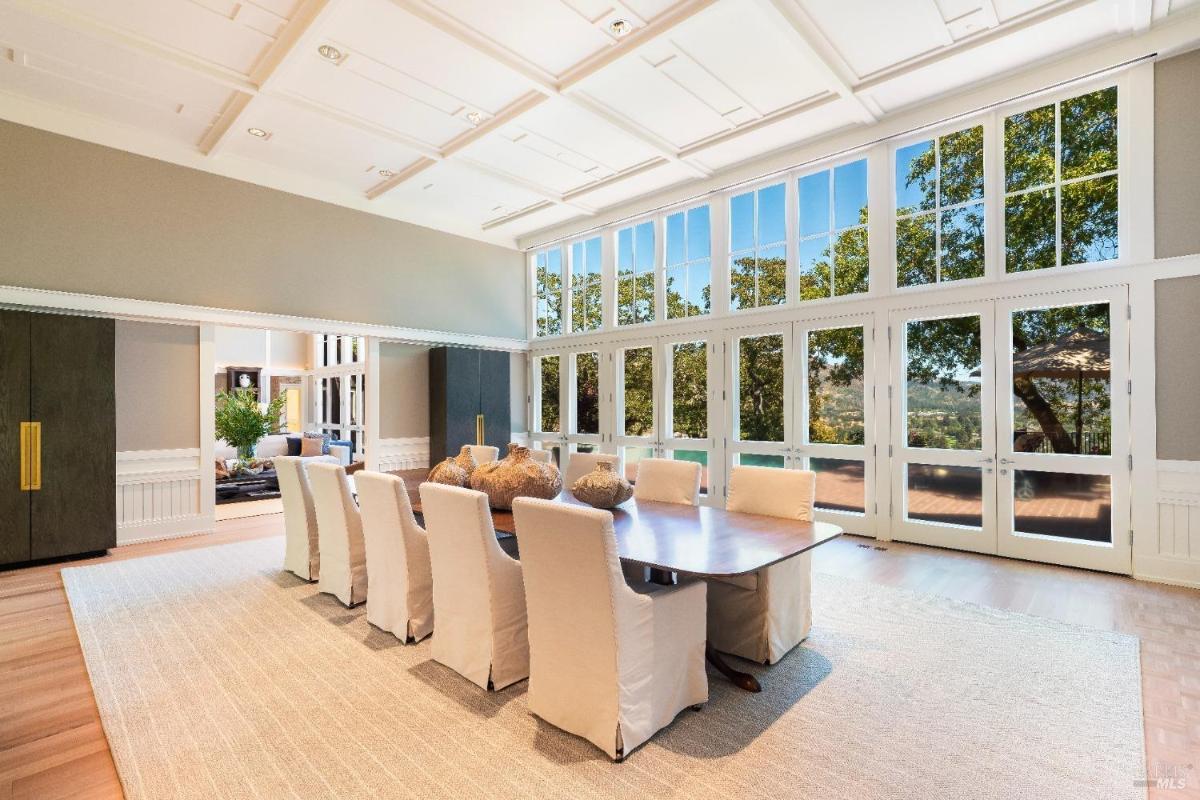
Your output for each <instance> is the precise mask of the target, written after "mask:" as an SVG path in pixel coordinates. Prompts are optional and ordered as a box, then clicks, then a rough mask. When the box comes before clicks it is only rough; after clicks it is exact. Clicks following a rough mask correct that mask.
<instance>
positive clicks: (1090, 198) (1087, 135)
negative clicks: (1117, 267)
mask: <svg viewBox="0 0 1200 800" xmlns="http://www.w3.org/2000/svg"><path fill="white" fill-rule="evenodd" d="M1004 251H1005V256H1004V265H1005V270H1006V271H1007V272H1010V273H1011V272H1025V271H1028V270H1038V269H1046V268H1047V267H1057V266H1060V265H1065V264H1086V263H1091V262H1094V261H1108V260H1111V259H1115V258H1117V256H1118V255H1119V252H1118V242H1117V87H1115V86H1110V87H1109V88H1107V89H1101V90H1099V91H1095V92H1091V93H1090V94H1085V95H1080V96H1079V97H1072V98H1070V99H1067V100H1063V101H1061V102H1056V103H1051V104H1049V105H1044V106H1040V107H1038V108H1034V109H1030V110H1029V111H1022V112H1021V113H1019V114H1013V115H1012V116H1010V117H1006V118H1005V120H1004Z"/></svg>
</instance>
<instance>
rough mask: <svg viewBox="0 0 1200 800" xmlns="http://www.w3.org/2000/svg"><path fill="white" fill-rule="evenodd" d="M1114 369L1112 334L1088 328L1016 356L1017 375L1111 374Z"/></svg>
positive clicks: (1015, 373) (1099, 376)
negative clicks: (1110, 345)
mask: <svg viewBox="0 0 1200 800" xmlns="http://www.w3.org/2000/svg"><path fill="white" fill-rule="evenodd" d="M1110 370H1111V366H1110V361H1109V349H1108V334H1107V333H1099V332H1097V331H1093V330H1089V329H1088V328H1076V329H1075V330H1073V331H1071V332H1070V333H1065V334H1063V335H1062V336H1059V337H1058V338H1057V339H1055V340H1054V341H1052V342H1046V343H1044V344H1038V345H1034V346H1033V347H1030V348H1029V349H1028V350H1022V351H1021V352H1019V353H1017V354H1016V355H1014V356H1013V377H1018V378H1077V379H1083V378H1107V377H1108V374H1109V371H1110Z"/></svg>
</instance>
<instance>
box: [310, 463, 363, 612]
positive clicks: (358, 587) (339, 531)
mask: <svg viewBox="0 0 1200 800" xmlns="http://www.w3.org/2000/svg"><path fill="white" fill-rule="evenodd" d="M305 469H307V470H308V480H309V484H310V485H311V486H312V495H313V506H314V508H315V509H316V515H317V538H318V541H319V542H320V545H321V554H322V559H321V561H322V564H321V567H322V569H321V586H322V591H330V592H331V593H333V594H336V595H337V596H338V598H339V599H340V600H341V601H342V602H343V603H345V604H346V605H354V604H356V603H360V602H362V601H363V600H365V599H366V588H367V587H366V547H365V544H364V542H363V531H362V518H361V517H360V516H359V512H358V505H357V504H356V503H355V502H354V495H353V494H352V493H351V491H350V478H349V476H348V475H346V470H345V469H344V468H343V467H342V466H341V465H340V464H326V463H320V464H308V465H306V467H305ZM331 570H333V572H332V574H331ZM326 578H328V579H329V580H328V581H327V580H326Z"/></svg>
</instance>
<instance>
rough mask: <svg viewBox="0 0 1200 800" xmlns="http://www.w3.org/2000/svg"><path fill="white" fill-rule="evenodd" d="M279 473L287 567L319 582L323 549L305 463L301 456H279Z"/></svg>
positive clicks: (285, 566)
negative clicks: (318, 535) (318, 533)
mask: <svg viewBox="0 0 1200 800" xmlns="http://www.w3.org/2000/svg"><path fill="white" fill-rule="evenodd" d="M275 474H276V475H277V476H278V478H279V494H280V497H281V499H282V500H283V540H284V547H283V568H284V569H286V570H287V571H288V572H293V573H295V574H296V575H297V576H298V577H301V578H304V580H306V581H315V580H316V579H317V578H318V577H320V574H321V547H320V542H319V541H318V538H317V513H316V510H315V509H314V508H313V498H312V489H310V488H309V485H308V473H307V472H306V470H305V465H304V460H303V459H301V458H300V457H299V456H276V457H275Z"/></svg>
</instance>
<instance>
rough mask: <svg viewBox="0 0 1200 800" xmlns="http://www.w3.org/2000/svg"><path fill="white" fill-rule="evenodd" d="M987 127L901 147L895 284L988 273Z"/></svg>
mask: <svg viewBox="0 0 1200 800" xmlns="http://www.w3.org/2000/svg"><path fill="white" fill-rule="evenodd" d="M983 183H984V181H983V126H982V125H976V126H975V127H973V128H967V129H965V130H961V131H956V132H954V133H949V134H946V135H945V136H939V137H937V138H935V139H928V140H926V141H923V142H917V143H915V144H911V145H908V146H907V147H902V148H900V149H899V150H897V151H896V285H897V286H901V287H903V286H921V285H925V284H931V283H944V282H947V281H959V280H966V279H969V278H980V277H983V271H984V261H983V234H984V223H983V217H984V211H983V209H984V203H983Z"/></svg>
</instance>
